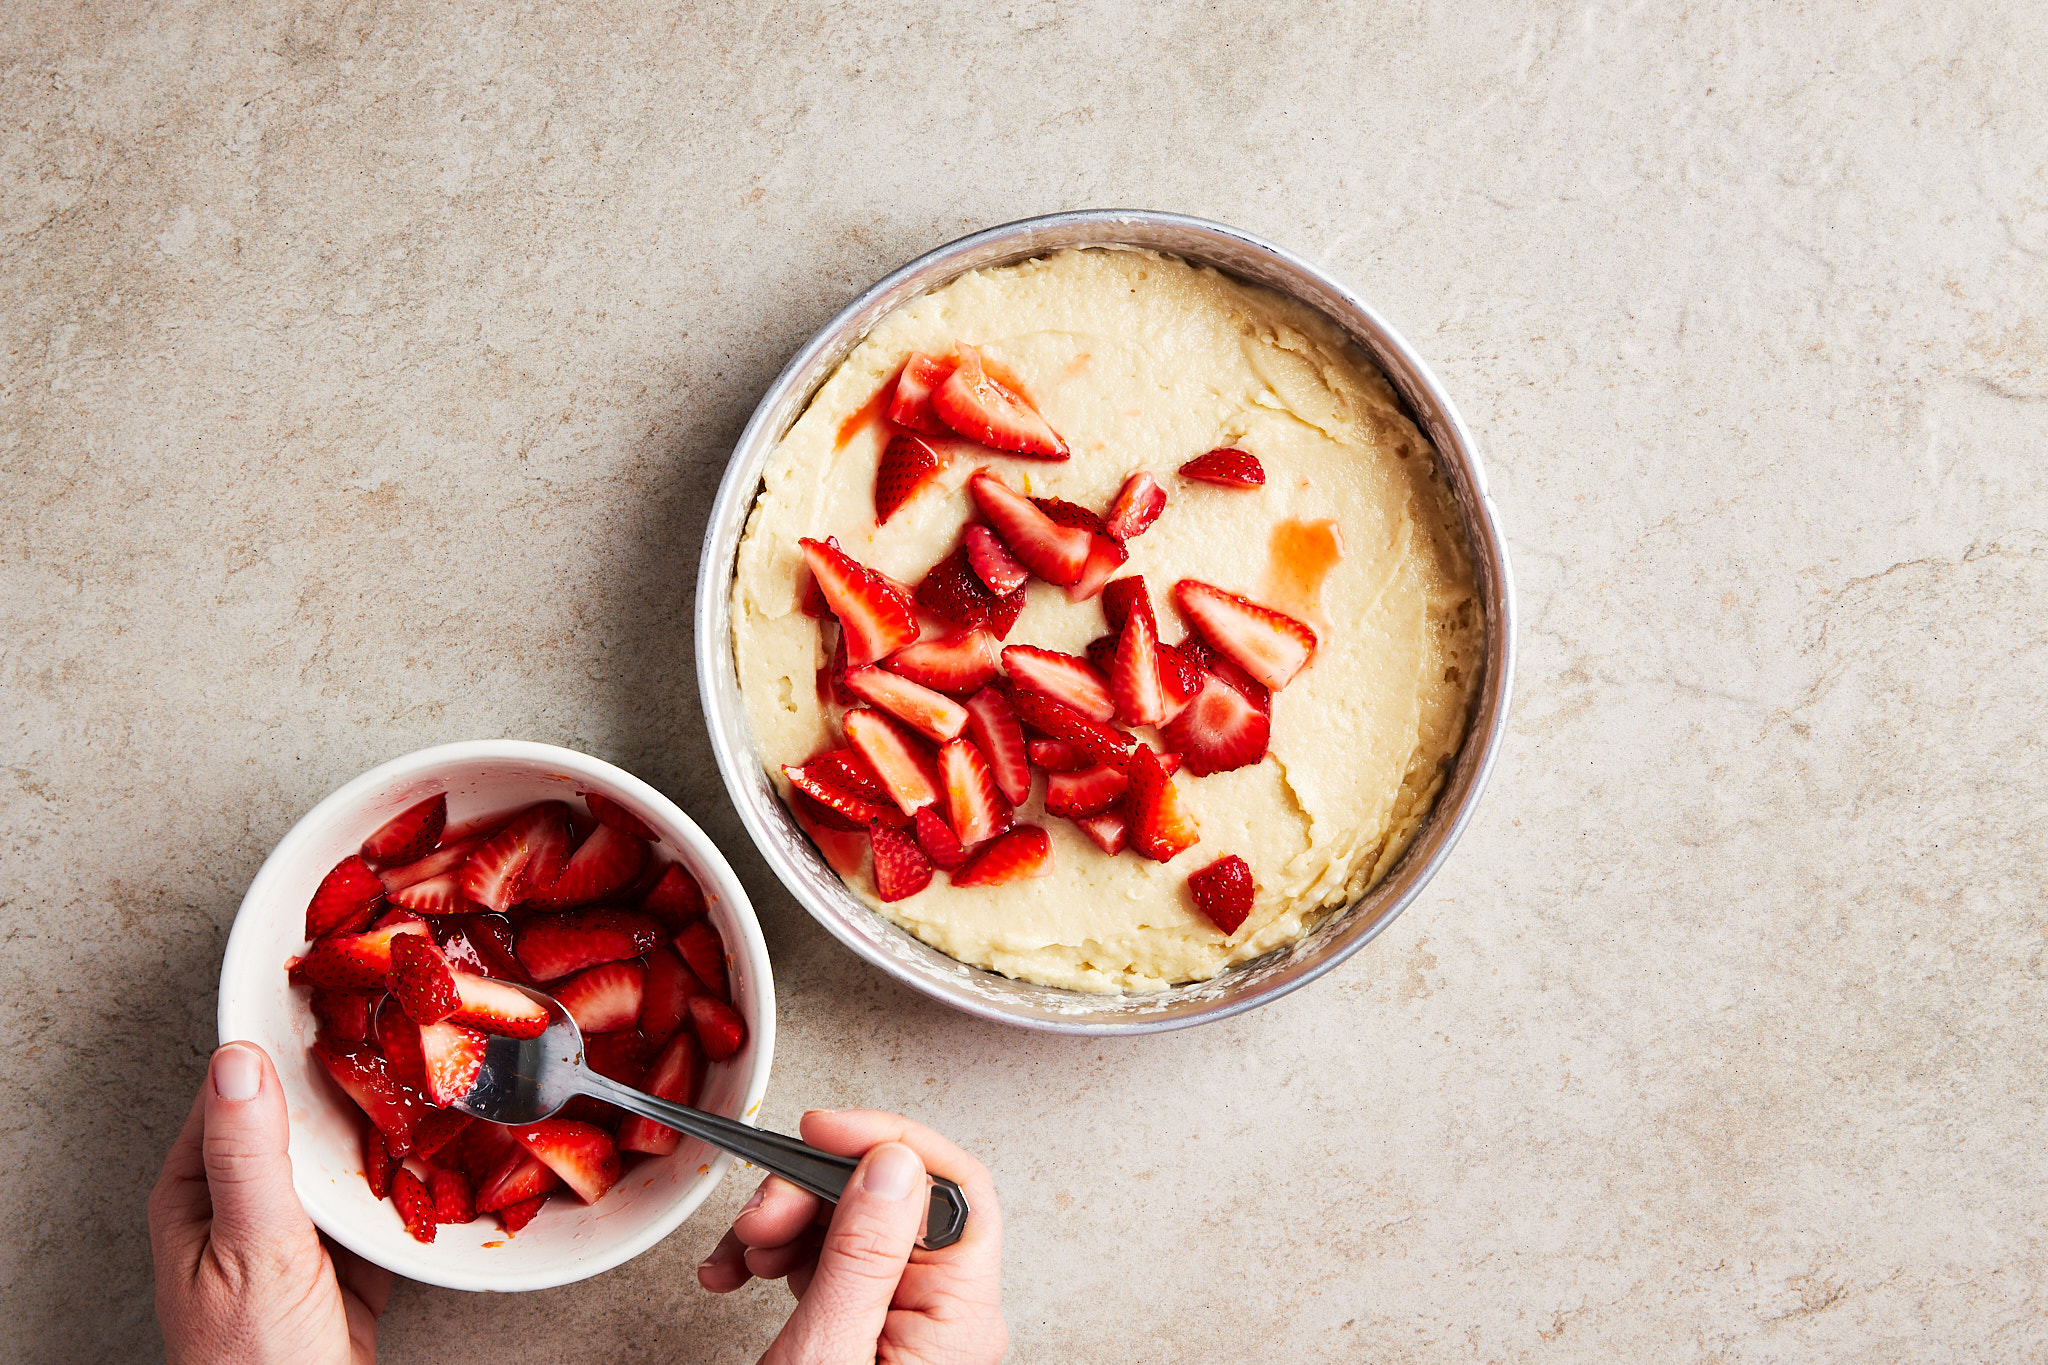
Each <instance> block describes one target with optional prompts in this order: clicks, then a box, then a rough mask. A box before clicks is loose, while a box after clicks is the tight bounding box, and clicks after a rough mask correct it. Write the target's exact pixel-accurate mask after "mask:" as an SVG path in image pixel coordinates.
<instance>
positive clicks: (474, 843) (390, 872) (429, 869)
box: [377, 835, 484, 896]
mask: <svg viewBox="0 0 2048 1365" xmlns="http://www.w3.org/2000/svg"><path fill="white" fill-rule="evenodd" d="M483 842H484V836H482V835H475V836H472V837H470V838H467V839H458V840H456V841H455V842H454V843H445V842H444V843H443V844H442V845H441V846H440V847H439V848H437V849H435V850H434V851H433V852H432V853H429V854H427V855H426V856H425V857H424V858H420V859H418V860H417V861H415V862H410V863H406V864H405V865H403V866H401V867H387V868H385V869H384V870H383V871H381V872H379V873H378V874H377V879H378V880H379V881H381V882H383V883H384V894H386V895H387V896H388V895H390V894H391V893H392V892H394V891H403V890H405V888H406V887H408V886H418V885H419V884H420V883H421V882H424V881H431V880H433V879H434V878H435V877H443V876H446V875H447V874H448V873H450V872H460V871H461V870H462V865H463V864H464V863H466V862H468V861H469V855H470V854H472V853H474V852H476V851H477V849H478V848H480V847H482V846H483Z"/></svg>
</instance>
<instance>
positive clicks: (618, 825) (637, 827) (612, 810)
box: [577, 792, 659, 844]
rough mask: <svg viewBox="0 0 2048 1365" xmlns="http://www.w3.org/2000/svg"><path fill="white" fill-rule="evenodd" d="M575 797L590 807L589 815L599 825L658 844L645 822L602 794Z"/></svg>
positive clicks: (581, 793)
mask: <svg viewBox="0 0 2048 1365" xmlns="http://www.w3.org/2000/svg"><path fill="white" fill-rule="evenodd" d="M577 795H578V796H581V797H582V798H583V802H584V804H585V805H587V806H589V807H590V813H591V814H592V815H594V816H596V817H597V822H598V823H599V824H600V825H610V826H611V827H612V828H613V829H615V830H617V831H618V832H619V833H621V834H630V835H632V836H633V837H634V838H635V839H645V840H646V841H647V842H648V843H650V844H652V843H657V842H659V840H658V837H657V836H656V834H655V833H654V831H653V830H651V829H649V828H648V827H647V822H646V821H645V820H642V819H641V818H640V817H639V816H637V815H635V814H633V812H631V811H629V810H627V809H626V808H625V807H624V806H622V805H620V804H619V803H618V802H616V801H614V800H612V799H611V798H610V797H609V796H606V795H605V794H604V793H603V792H578V793H577Z"/></svg>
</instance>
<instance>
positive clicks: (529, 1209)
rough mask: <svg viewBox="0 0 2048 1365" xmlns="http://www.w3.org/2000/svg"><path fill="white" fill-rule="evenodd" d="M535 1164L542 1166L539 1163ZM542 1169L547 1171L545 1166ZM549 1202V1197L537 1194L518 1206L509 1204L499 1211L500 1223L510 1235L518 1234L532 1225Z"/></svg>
mask: <svg viewBox="0 0 2048 1365" xmlns="http://www.w3.org/2000/svg"><path fill="white" fill-rule="evenodd" d="M533 1164H534V1165H536V1166H540V1163H539V1162H538V1161H536V1162H534V1163H533ZM541 1169H542V1170H547V1168H546V1167H545V1166H541ZM548 1173H549V1174H550V1175H552V1174H554V1173H553V1172H552V1171H549V1172H548ZM547 1202H548V1197H547V1196H546V1195H544V1194H537V1195H535V1196H534V1197H533V1198H531V1199H522V1200H520V1201H519V1202H518V1203H516V1204H507V1205H506V1206H505V1207H504V1208H502V1209H499V1210H498V1211H497V1213H498V1223H499V1225H500V1226H501V1227H503V1228H504V1229H505V1231H506V1232H508V1233H513V1232H517V1231H519V1230H520V1229H521V1228H523V1227H525V1226H526V1225H527V1224H528V1223H531V1222H532V1221H533V1220H534V1217H535V1216H536V1215H537V1214H539V1213H540V1209H541V1205H543V1204H545V1203H547Z"/></svg>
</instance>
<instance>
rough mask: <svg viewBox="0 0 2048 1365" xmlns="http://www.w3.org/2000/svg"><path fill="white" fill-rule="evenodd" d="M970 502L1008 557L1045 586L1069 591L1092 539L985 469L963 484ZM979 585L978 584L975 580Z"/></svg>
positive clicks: (1086, 556) (1086, 533)
mask: <svg viewBox="0 0 2048 1365" xmlns="http://www.w3.org/2000/svg"><path fill="white" fill-rule="evenodd" d="M967 491H968V493H969V494H971V495H972V496H973V498H974V503H975V506H977V507H979V508H980V509H981V513H982V515H983V516H985V517H987V518H988V520H989V524H990V525H992V526H993V527H995V531H996V534H997V535H999V536H1001V537H1002V538H1003V544H1005V545H1007V546H1008V547H1009V549H1010V553H1011V554H1013V555H1015V556H1016V557H1017V558H1018V559H1020V560H1022V561H1023V562H1024V565H1025V567H1026V568H1028V569H1030V570H1031V572H1033V573H1035V574H1037V575H1038V576H1039V577H1040V578H1043V579H1044V580H1045V581H1046V582H1048V583H1054V584H1057V585H1058V586H1060V587H1062V588H1064V587H1070V586H1071V585H1072V584H1073V583H1074V582H1075V581H1076V580H1077V579H1079V578H1080V577H1081V572H1082V570H1083V569H1085V568H1086V567H1087V564H1088V552H1089V551H1090V549H1092V548H1093V540H1094V537H1093V536H1092V535H1090V533H1089V532H1087V531H1084V530H1082V529H1080V528H1079V527H1075V526H1061V525H1059V524H1058V523H1056V522H1054V521H1053V519H1052V518H1051V517H1048V516H1047V515H1046V514H1045V513H1044V512H1042V511H1040V510H1039V509H1038V508H1037V507H1036V506H1035V505H1033V503H1032V501H1031V499H1029V498H1027V497H1025V496H1024V495H1023V494H1022V493H1019V492H1017V491H1016V490H1015V489H1013V488H1011V487H1010V486H1009V485H1008V484H1006V483H1004V482H1003V481H1002V480H1001V479H999V478H997V477H996V476H995V475H994V474H991V473H990V472H989V471H988V470H986V469H980V470H976V471H975V473H974V477H973V478H971V479H969V480H968V481H967ZM976 581H977V582H979V581H980V580H978V579H977V580H976Z"/></svg>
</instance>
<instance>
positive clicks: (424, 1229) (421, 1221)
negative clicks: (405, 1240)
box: [391, 1166, 436, 1242]
mask: <svg viewBox="0 0 2048 1365" xmlns="http://www.w3.org/2000/svg"><path fill="white" fill-rule="evenodd" d="M391 1202H392V1203H394V1204H396V1205H398V1216H399V1218H401V1219H402V1220H404V1222H405V1230H406V1231H407V1232H409V1233H411V1234H412V1239H413V1240H414V1241H415V1242H431V1241H433V1240H434V1225H435V1221H436V1220H435V1218H434V1197H433V1196H432V1195H430V1194H428V1193H427V1187H426V1186H425V1185H422V1184H420V1178H419V1177H418V1176H416V1175H414V1174H413V1173H412V1172H411V1171H408V1170H406V1169H405V1168H404V1167H402V1166H401V1167H399V1168H398V1169H397V1170H395V1171H393V1172H392V1173H391Z"/></svg>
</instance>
